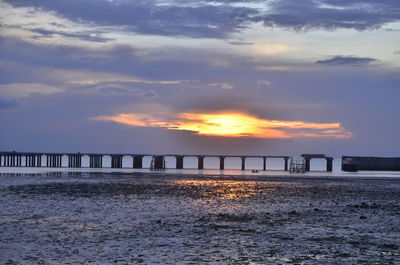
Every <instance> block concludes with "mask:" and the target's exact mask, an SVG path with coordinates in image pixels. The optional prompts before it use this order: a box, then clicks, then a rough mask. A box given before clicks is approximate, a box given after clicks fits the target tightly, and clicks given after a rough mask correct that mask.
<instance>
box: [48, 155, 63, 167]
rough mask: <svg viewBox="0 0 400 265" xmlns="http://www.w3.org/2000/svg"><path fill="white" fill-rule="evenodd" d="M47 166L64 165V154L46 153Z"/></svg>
mask: <svg viewBox="0 0 400 265" xmlns="http://www.w3.org/2000/svg"><path fill="white" fill-rule="evenodd" d="M46 166H47V167H62V155H59V154H46Z"/></svg>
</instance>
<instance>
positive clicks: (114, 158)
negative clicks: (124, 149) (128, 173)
mask: <svg viewBox="0 0 400 265" xmlns="http://www.w3.org/2000/svg"><path fill="white" fill-rule="evenodd" d="M122 158H123V155H111V167H112V168H122Z"/></svg>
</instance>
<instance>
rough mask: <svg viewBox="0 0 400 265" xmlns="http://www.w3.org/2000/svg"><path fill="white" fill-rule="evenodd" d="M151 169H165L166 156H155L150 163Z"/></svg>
mask: <svg viewBox="0 0 400 265" xmlns="http://www.w3.org/2000/svg"><path fill="white" fill-rule="evenodd" d="M150 169H151V170H165V158H164V156H153V159H152V161H151V165H150Z"/></svg>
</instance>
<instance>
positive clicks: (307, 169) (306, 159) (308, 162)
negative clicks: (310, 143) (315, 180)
mask: <svg viewBox="0 0 400 265" xmlns="http://www.w3.org/2000/svg"><path fill="white" fill-rule="evenodd" d="M304 160H305V161H306V169H305V170H306V171H310V161H311V158H309V157H305V158H304Z"/></svg>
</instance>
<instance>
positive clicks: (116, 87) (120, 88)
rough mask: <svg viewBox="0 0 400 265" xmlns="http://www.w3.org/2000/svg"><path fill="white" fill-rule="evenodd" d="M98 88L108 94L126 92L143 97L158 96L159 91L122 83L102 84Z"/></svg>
mask: <svg viewBox="0 0 400 265" xmlns="http://www.w3.org/2000/svg"><path fill="white" fill-rule="evenodd" d="M96 90H97V91H99V92H102V93H106V94H126V95H131V96H135V97H142V98H156V97H158V93H157V92H155V91H154V90H153V89H142V88H137V87H127V86H124V85H120V84H102V85H99V86H97V87H96Z"/></svg>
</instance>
